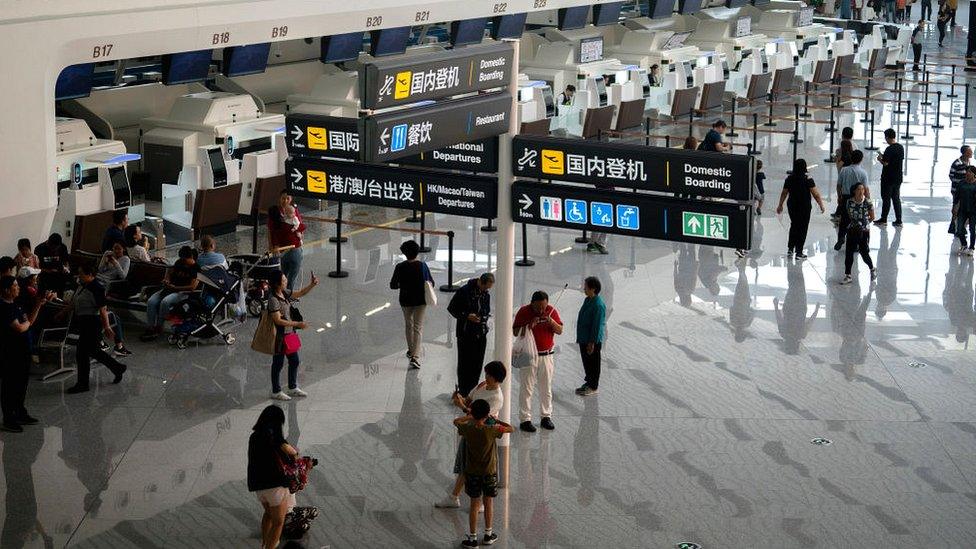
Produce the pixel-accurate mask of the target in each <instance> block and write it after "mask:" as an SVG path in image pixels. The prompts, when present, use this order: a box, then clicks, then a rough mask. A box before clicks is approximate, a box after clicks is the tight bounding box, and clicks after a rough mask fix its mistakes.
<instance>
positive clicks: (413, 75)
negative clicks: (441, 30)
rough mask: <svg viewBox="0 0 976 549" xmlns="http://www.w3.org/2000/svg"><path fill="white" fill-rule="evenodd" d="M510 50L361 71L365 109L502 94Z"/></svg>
mask: <svg viewBox="0 0 976 549" xmlns="http://www.w3.org/2000/svg"><path fill="white" fill-rule="evenodd" d="M514 56H515V54H514V48H513V47H512V45H511V44H505V43H499V44H485V45H481V46H469V47H466V48H461V49H456V50H449V51H443V52H435V53H429V54H421V55H411V56H397V57H393V58H389V59H380V60H376V61H372V62H370V63H366V64H365V65H364V66H363V68H362V69H361V70H360V71H359V85H360V91H361V94H360V97H362V105H363V108H364V109H382V108H387V107H395V106H397V105H406V104H408V103H416V102H417V101H427V100H433V99H443V98H445V97H451V96H453V95H460V94H464V93H470V92H474V91H481V90H488V89H492V88H502V87H505V86H507V85H508V82H509V80H510V79H511V78H512V65H513V60H514Z"/></svg>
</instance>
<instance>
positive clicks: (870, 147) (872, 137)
mask: <svg viewBox="0 0 976 549" xmlns="http://www.w3.org/2000/svg"><path fill="white" fill-rule="evenodd" d="M870 113H871V122H870V124H871V125H870V128H871V129H870V130H868V131H869V132H870V133H871V142H870V144H869V145H868V146H867V147H864V150H866V151H876V150H878V148H877V147H875V146H874V109H871V111H870Z"/></svg>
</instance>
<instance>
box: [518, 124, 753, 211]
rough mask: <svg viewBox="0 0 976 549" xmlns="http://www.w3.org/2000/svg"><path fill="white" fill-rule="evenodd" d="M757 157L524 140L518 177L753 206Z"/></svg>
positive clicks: (521, 137)
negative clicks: (730, 200) (607, 186)
mask: <svg viewBox="0 0 976 549" xmlns="http://www.w3.org/2000/svg"><path fill="white" fill-rule="evenodd" d="M753 162H754V161H753V159H752V157H751V156H746V155H735V154H725V153H718V152H709V151H687V150H682V149H671V148H667V147H648V146H644V145H631V144H624V143H601V142H592V141H585V140H581V139H562V138H557V137H541V136H525V135H519V136H516V137H515V138H514V141H513V143H512V171H513V173H514V174H515V176H516V177H531V178H536V179H553V180H557V181H571V182H575V183H589V184H602V185H612V186H614V187H622V188H627V189H641V190H646V191H658V192H665V193H675V194H687V195H694V196H707V197H714V198H728V199H732V200H751V199H752V187H753V180H754V178H755V169H754V167H753V166H754V164H753Z"/></svg>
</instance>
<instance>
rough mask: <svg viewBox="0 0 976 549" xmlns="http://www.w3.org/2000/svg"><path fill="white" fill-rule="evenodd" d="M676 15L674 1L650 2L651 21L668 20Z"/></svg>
mask: <svg viewBox="0 0 976 549" xmlns="http://www.w3.org/2000/svg"><path fill="white" fill-rule="evenodd" d="M672 13H674V0H650V7H649V8H648V14H649V17H650V18H651V19H667V18H668V17H671V14H672Z"/></svg>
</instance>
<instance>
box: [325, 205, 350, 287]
mask: <svg viewBox="0 0 976 549" xmlns="http://www.w3.org/2000/svg"><path fill="white" fill-rule="evenodd" d="M335 223H336V234H337V235H342V202H340V203H339V216H338V217H336V220H335ZM342 243H343V239H342V238H341V237H340V238H339V239H337V240H336V241H335V245H336V266H335V270H334V271H329V272H328V273H327V274H328V277H329V278H346V277H347V276H349V272H348V271H343V270H342Z"/></svg>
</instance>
